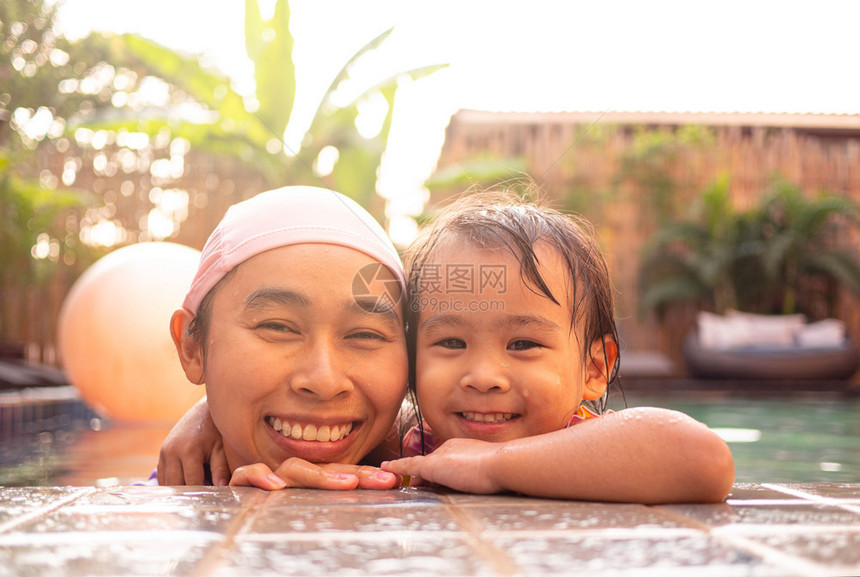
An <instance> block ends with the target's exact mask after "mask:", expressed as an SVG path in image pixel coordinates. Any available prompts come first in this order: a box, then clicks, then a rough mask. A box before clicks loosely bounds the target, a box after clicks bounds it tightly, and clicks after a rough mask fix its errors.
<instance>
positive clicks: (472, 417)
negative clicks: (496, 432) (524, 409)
mask: <svg viewBox="0 0 860 577" xmlns="http://www.w3.org/2000/svg"><path fill="white" fill-rule="evenodd" d="M461 414H462V415H463V417H465V418H466V420H468V421H476V422H478V423H501V422H503V421H510V420H511V417H513V413H461Z"/></svg>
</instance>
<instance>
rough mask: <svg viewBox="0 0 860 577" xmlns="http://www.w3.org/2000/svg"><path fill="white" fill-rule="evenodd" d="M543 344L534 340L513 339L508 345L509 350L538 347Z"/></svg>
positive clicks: (526, 349) (525, 349) (524, 349)
mask: <svg viewBox="0 0 860 577" xmlns="http://www.w3.org/2000/svg"><path fill="white" fill-rule="evenodd" d="M542 346H543V345H541V344H540V343H537V342H535V341H530V340H528V339H520V340H518V341H514V342H512V343H511V344H509V345H508V350H509V351H528V350H531V349H536V348H540V347H542Z"/></svg>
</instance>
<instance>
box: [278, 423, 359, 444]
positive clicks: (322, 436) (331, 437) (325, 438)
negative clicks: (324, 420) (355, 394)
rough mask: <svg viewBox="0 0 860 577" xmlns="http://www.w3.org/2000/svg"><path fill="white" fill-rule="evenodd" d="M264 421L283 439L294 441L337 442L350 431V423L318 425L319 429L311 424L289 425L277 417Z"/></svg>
mask: <svg viewBox="0 0 860 577" xmlns="http://www.w3.org/2000/svg"><path fill="white" fill-rule="evenodd" d="M266 421H267V422H268V423H269V425H270V426H271V427H272V428H273V429H275V430H276V431H278V432H279V433H281V435H283V436H284V437H291V438H293V439H296V440H298V439H302V440H304V441H318V442H321V443H327V442H329V441H339V440H341V439H343V438H344V437H346V436H347V435H348V434H349V432H350V431H352V423H347V424H345V425H331V426H329V425H320V426H319V427H317V426H316V425H314V424H313V423H309V424H307V425H305V426H304V427H302V425H301V424H299V423H296V424H294V425H291V424H290V423H289V422H288V421H282V420H281V419H279V418H278V417H267V419H266Z"/></svg>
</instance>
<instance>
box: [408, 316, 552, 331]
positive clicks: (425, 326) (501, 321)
mask: <svg viewBox="0 0 860 577" xmlns="http://www.w3.org/2000/svg"><path fill="white" fill-rule="evenodd" d="M468 324H469V321H467V320H466V319H464V318H463V317H461V316H460V315H456V314H450V313H449V314H441V315H436V316H434V317H430V318H429V319H427V320H426V321H424V322H423V323H421V325H420V326H419V329H421V330H425V331H432V330H434V329H437V330H438V329H439V328H458V327H463V326H466V325H468ZM525 327H530V328H535V329H537V330H540V331H545V332H550V331H559V330H561V327H560V326H559V325H558V323H554V322H553V321H551V320H550V319H548V318H546V317H545V316H543V315H504V316H502V317H501V318H498V319H496V320H494V321H493V323H492V326H491V328H492V329H493V330H500V329H518V328H525Z"/></svg>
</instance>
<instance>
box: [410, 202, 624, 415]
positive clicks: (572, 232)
mask: <svg viewBox="0 0 860 577" xmlns="http://www.w3.org/2000/svg"><path fill="white" fill-rule="evenodd" d="M451 239H454V240H456V241H457V242H461V243H465V244H467V245H469V246H472V247H476V248H488V249H503V250H507V251H508V252H509V253H510V254H512V255H513V256H514V258H515V259H516V260H517V261H518V262H519V263H520V278H521V279H522V281H523V284H524V285H525V286H527V287H528V288H529V289H530V290H532V291H533V292H535V294H540V295H543V296H545V297H546V298H548V299H550V300H551V301H552V302H554V303H556V304H561V303H562V302H563V301H564V298H563V297H564V295H561V296H559V295H554V294H552V292H551V291H550V290H549V287H548V286H547V283H546V281H545V280H544V278H543V277H542V276H541V274H540V270H539V265H540V260H539V259H538V257H537V255H536V253H535V246H536V245H537V244H539V243H543V244H544V245H545V246H548V247H550V248H552V249H553V250H555V252H556V253H558V255H559V256H560V257H561V259H562V261H563V262H564V264H565V266H566V269H567V271H568V274H569V280H570V287H571V288H570V289H569V290H571V291H572V295H571V297H572V298H571V301H572V303H573V310H572V311H571V320H570V330H571V331H574V329H575V327H576V326H577V325H578V323H581V327H582V334H581V335H579V338H580V339H579V340H580V344H581V354H582V361H583V363H587V362H588V360H589V358H590V355H591V346H592V343H593V342H595V340H598V339H599V340H600V341H601V342H603V351H604V360H606V356H605V355H606V341H607V340H611V341H612V342H614V343H615V344H616V346H617V345H618V344H619V342H618V329H617V327H616V325H615V310H614V309H615V294H614V288H613V285H612V282H611V280H610V277H609V270H608V267H607V266H606V261H605V260H604V258H603V255H602V254H601V252H600V250H599V248H598V245H597V242H596V240H595V237H594V229H593V227H592V225H591V224H590V223H589V222H588V221H587V220H585V219H584V218H582V217H580V216H578V215H574V214H567V213H563V212H560V211H558V210H555V209H552V208H549V207H547V206H543V205H541V204H538V203H535V202H529V201H526V200H524V199H523V198H522V197H521V196H519V195H517V194H515V193H513V192H510V191H507V190H499V191H481V192H466V193H464V194H463V195H462V196H460V197H459V198H457V199H456V200H455V201H454V202H452V203H451V204H449V205H447V206H445V207H444V208H442V209H441V210H440V211H439V212H438V213H437V214H436V215H435V218H434V219H433V221H432V223H431V224H429V225H427V226H426V227H425V228H424V229H423V230H422V231H421V232H420V233H419V236H418V238H417V239H416V240H415V241H414V242H413V243H412V244H411V245H410V246H409V248H408V249H407V250H406V251H405V254H404V260H405V266H406V274H407V279H408V289H409V290H408V293H407V294H408V298H409V301H410V302H409V307H408V309H407V346H408V351H409V386H408V395H409V397H410V399H411V400H412V402H413V404H414V406H415V407H416V409H417V410H418V412H419V415H418V422H419V423H420V422H421V421H420V407H418V403H417V393H416V388H415V358H416V341H417V321H418V312H419V309H420V303H421V297H422V294H421V288H422V287H424V286H428V285H427V284H426V283H425V280H427V279H425V278H424V276H423V275H424V273H425V271H427V272H428V273H429V272H430V271H432V270H433V269H432V268H428V267H427V265H428V264H429V263H431V262H432V260H433V258H434V255H435V253H436V250H437V249H438V248H439V246H440V245H442V244H443V243H444V242H445V241H448V240H451ZM431 274H436V273H435V272H434V273H431ZM619 359H620V352H619V355H618V357H617V358H616V360H615V364H614V365H613V366H612V367H611V368H609V369H608V371H609V374H607V375H606V382H607V392H608V390H609V385H611V384H615V385H616V386H618V383H617V381H618V365H619ZM606 364H608V363H606ZM607 394H608V393H607ZM607 394H604V396H603V397H602V398H601V399H598V400H596V401H585V404H586V405H587V406H588V407H589V408H590V409H592V410H593V411H595V412H597V413H598V414H599V413H602V412H603V411H604V410H605V408H606V400H607Z"/></svg>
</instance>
